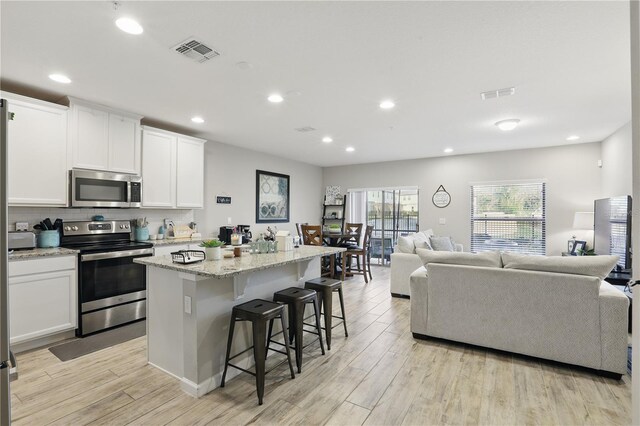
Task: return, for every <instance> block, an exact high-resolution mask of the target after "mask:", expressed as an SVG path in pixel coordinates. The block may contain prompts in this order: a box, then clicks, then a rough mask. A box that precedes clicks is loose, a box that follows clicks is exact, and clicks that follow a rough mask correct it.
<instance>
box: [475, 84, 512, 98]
mask: <svg viewBox="0 0 640 426" xmlns="http://www.w3.org/2000/svg"><path fill="white" fill-rule="evenodd" d="M515 93H516V88H515V87H505V88H504V89H497V90H489V91H488V92H482V93H480V97H481V98H482V100H483V101H486V100H487V99H495V98H503V97H505V96H511V95H513V94H515Z"/></svg>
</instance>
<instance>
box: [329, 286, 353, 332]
mask: <svg viewBox="0 0 640 426" xmlns="http://www.w3.org/2000/svg"><path fill="white" fill-rule="evenodd" d="M330 297H331V298H333V295H331V296H330ZM338 297H340V311H341V312H342V325H344V335H345V337H349V332H348V331H347V314H345V312H344V298H343V297H342V288H339V289H338Z"/></svg>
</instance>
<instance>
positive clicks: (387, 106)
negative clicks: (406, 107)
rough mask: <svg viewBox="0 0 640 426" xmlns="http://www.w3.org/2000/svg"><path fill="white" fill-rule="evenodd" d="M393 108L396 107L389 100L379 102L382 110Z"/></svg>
mask: <svg viewBox="0 0 640 426" xmlns="http://www.w3.org/2000/svg"><path fill="white" fill-rule="evenodd" d="M394 106H396V104H395V103H394V102H393V101H391V100H389V99H387V100H384V101H382V102H380V108H382V109H391V108H393V107H394Z"/></svg>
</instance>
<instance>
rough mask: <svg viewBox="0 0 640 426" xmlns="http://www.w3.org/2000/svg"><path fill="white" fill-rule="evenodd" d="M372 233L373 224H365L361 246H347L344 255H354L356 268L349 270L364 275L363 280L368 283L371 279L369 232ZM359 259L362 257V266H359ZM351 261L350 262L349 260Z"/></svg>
mask: <svg viewBox="0 0 640 426" xmlns="http://www.w3.org/2000/svg"><path fill="white" fill-rule="evenodd" d="M372 233H373V226H371V225H367V227H366V228H365V231H364V240H363V241H362V247H354V248H347V252H346V255H347V256H348V257H349V258H352V257H356V259H357V269H354V268H351V269H350V270H349V272H350V273H351V274H354V275H355V274H357V275H362V276H364V282H365V283H368V282H369V278H371V279H373V276H372V275H371V256H370V248H371V234H372ZM360 259H362V267H360ZM350 263H352V262H350ZM344 276H345V271H344V270H343V271H342V280H343V281H344Z"/></svg>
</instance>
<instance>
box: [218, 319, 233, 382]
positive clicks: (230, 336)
mask: <svg viewBox="0 0 640 426" xmlns="http://www.w3.org/2000/svg"><path fill="white" fill-rule="evenodd" d="M235 326H236V317H235V312H232V313H231V323H230V324H229V338H228V339H227V356H226V357H225V360H224V373H222V382H220V387H221V388H223V387H224V381H225V379H226V377H227V367H229V357H230V356H231V342H232V341H233V329H234V328H235Z"/></svg>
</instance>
